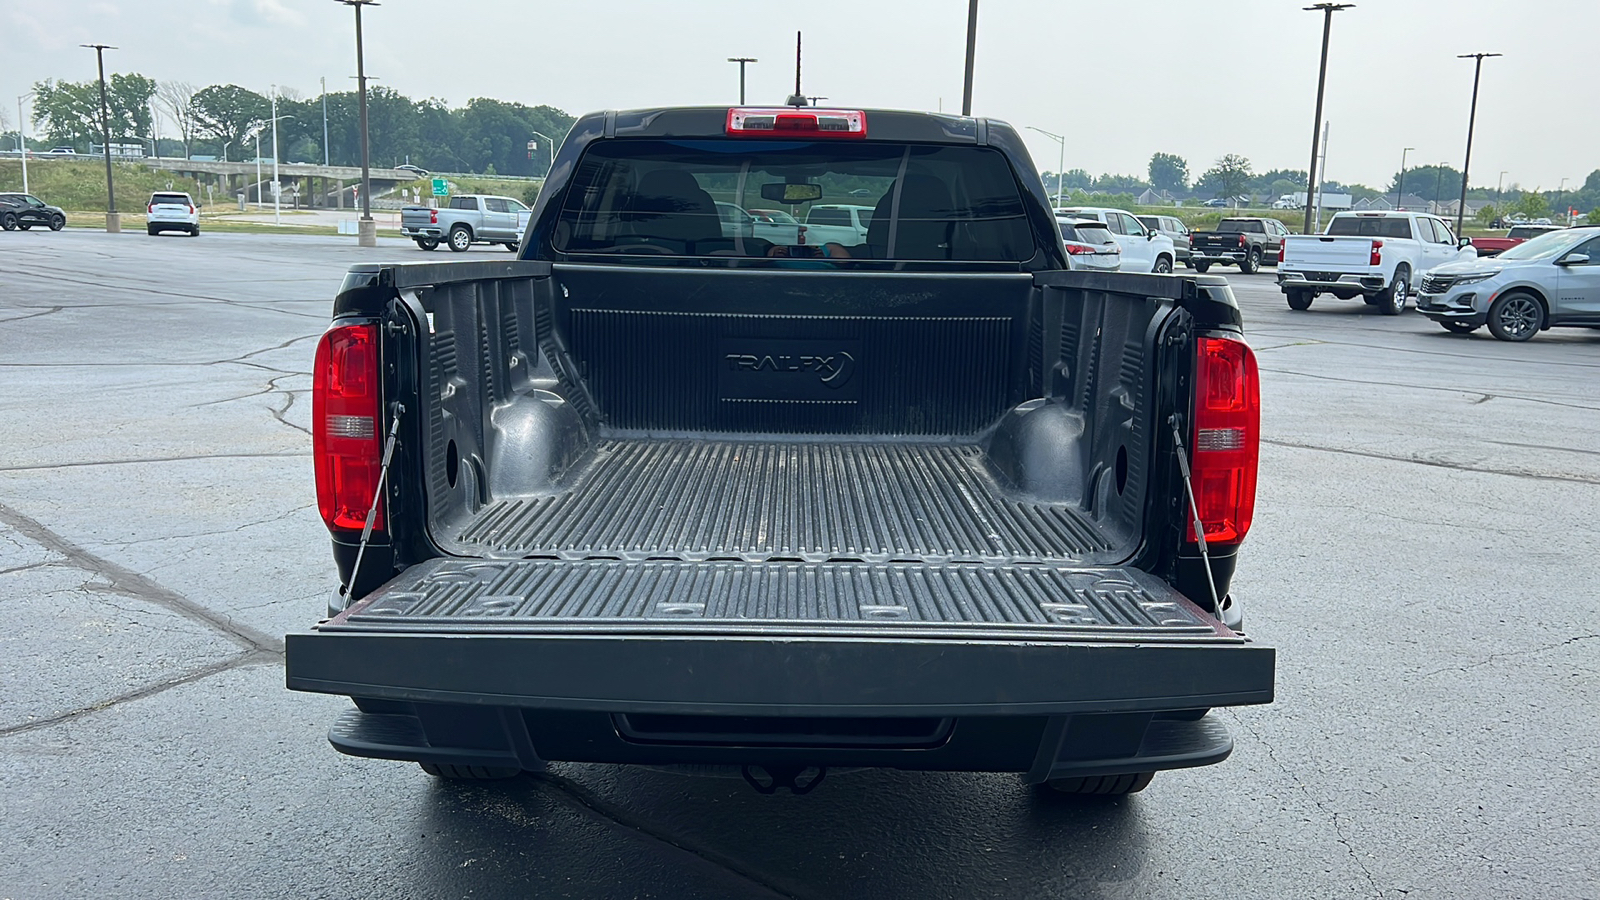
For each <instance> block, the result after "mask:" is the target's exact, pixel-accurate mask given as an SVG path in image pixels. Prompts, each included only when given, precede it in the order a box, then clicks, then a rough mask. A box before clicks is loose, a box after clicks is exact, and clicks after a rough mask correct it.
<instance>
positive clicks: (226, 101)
mask: <svg viewBox="0 0 1600 900" xmlns="http://www.w3.org/2000/svg"><path fill="white" fill-rule="evenodd" d="M191 105H192V106H193V108H194V122H195V128H196V130H197V131H199V132H200V133H201V134H206V135H210V136H211V137H212V138H214V139H215V140H216V142H217V145H218V149H221V147H222V145H224V144H227V143H231V144H232V145H233V148H232V150H230V151H229V155H230V156H237V157H239V158H245V157H244V155H243V154H244V150H243V147H244V141H245V137H246V136H247V135H249V134H250V132H252V131H254V130H255V129H256V128H257V127H258V126H260V125H262V124H264V123H266V121H267V119H269V118H271V116H272V104H271V102H270V101H268V100H267V98H265V97H263V96H261V95H260V94H258V93H256V92H255V91H252V90H248V89H246V88H242V87H239V86H238V85H236V84H213V85H211V86H210V87H207V88H202V89H200V90H199V91H196V92H195V95H194V98H193V100H192V101H191ZM279 138H280V143H281V139H282V136H281V135H280V136H279ZM250 152H251V153H252V154H253V153H254V150H253V149H252V150H251V151H250ZM261 154H262V155H263V156H267V155H270V151H268V150H266V149H263V150H262V151H261Z"/></svg>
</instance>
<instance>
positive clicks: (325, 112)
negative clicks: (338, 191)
mask: <svg viewBox="0 0 1600 900" xmlns="http://www.w3.org/2000/svg"><path fill="white" fill-rule="evenodd" d="M328 159H329V157H328V79H327V78H323V79H322V165H323V166H324V167H327V166H328V164H329V163H328ZM323 187H327V185H326V184H324V185H323Z"/></svg>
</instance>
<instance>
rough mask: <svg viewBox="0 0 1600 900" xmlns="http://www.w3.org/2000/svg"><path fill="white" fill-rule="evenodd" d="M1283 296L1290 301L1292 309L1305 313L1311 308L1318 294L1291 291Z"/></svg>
mask: <svg viewBox="0 0 1600 900" xmlns="http://www.w3.org/2000/svg"><path fill="white" fill-rule="evenodd" d="M1283 296H1284V297H1285V298H1287V299H1288V301H1289V308H1290V309H1293V310H1299V311H1302V312H1303V311H1305V310H1308V309H1310V308H1311V301H1312V299H1313V298H1315V297H1316V294H1313V293H1311V292H1310V291H1289V292H1287V293H1285V294H1284V295H1283Z"/></svg>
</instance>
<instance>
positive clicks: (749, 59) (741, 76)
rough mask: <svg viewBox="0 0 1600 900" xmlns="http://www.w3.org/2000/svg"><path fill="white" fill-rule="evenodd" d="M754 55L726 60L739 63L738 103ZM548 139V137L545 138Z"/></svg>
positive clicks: (757, 60)
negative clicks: (745, 74) (747, 64)
mask: <svg viewBox="0 0 1600 900" xmlns="http://www.w3.org/2000/svg"><path fill="white" fill-rule="evenodd" d="M760 61H761V60H759V59H756V58H755V57H754V56H730V57H728V62H731V63H738V64H739V105H740V106H743V105H744V67H745V64H746V63H753V62H760ZM545 140H549V138H545Z"/></svg>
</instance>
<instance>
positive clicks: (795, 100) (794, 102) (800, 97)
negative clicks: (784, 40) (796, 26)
mask: <svg viewBox="0 0 1600 900" xmlns="http://www.w3.org/2000/svg"><path fill="white" fill-rule="evenodd" d="M784 103H786V104H787V105H789V106H805V105H807V102H806V98H805V95H804V94H802V93H800V32H798V31H796V32H795V33H794V93H793V94H792V95H790V97H789V99H788V100H785V101H784Z"/></svg>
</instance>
